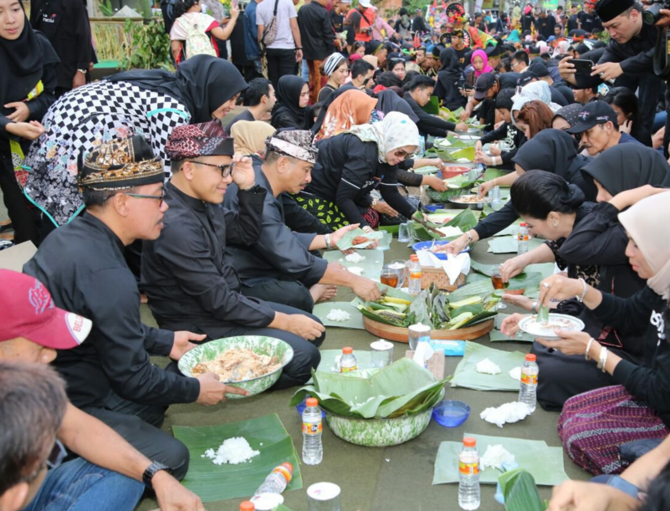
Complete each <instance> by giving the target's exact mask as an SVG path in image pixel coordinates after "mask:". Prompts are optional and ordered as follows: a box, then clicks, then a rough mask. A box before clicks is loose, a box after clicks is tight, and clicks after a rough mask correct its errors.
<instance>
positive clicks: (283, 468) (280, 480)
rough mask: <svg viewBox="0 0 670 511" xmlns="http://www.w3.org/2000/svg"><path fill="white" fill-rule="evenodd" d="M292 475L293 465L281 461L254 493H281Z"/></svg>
mask: <svg viewBox="0 0 670 511" xmlns="http://www.w3.org/2000/svg"><path fill="white" fill-rule="evenodd" d="M319 413H320V412H319ZM292 477H293V465H291V464H290V463H288V462H286V463H282V464H281V465H279V466H278V467H275V468H274V469H273V470H272V472H270V475H268V476H267V477H266V478H265V481H263V484H261V486H260V488H258V490H256V493H254V495H260V494H262V493H281V492H283V491H284V490H285V489H286V487H287V486H288V483H290V482H291V478H292Z"/></svg>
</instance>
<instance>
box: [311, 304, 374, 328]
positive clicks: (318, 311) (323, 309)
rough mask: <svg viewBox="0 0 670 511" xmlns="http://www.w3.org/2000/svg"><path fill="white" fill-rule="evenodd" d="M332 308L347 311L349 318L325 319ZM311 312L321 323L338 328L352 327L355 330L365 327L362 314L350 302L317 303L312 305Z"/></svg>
mask: <svg viewBox="0 0 670 511" xmlns="http://www.w3.org/2000/svg"><path fill="white" fill-rule="evenodd" d="M333 309H340V310H343V311H345V312H348V313H349V315H350V316H351V319H348V320H347V321H330V320H329V319H326V316H327V315H328V313H330V311H332V310H333ZM312 314H314V315H315V316H316V317H317V318H319V319H320V320H321V323H323V324H324V325H326V326H333V327H338V328H353V329H355V330H365V327H364V326H363V316H362V315H361V311H359V310H358V309H357V308H356V307H354V306H353V305H352V304H351V302H323V303H317V304H316V305H315V306H314V310H313V311H312Z"/></svg>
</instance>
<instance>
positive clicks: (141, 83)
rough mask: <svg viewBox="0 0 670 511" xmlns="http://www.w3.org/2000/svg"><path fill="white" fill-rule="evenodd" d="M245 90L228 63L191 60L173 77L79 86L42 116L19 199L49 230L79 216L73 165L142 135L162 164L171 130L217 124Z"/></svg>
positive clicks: (142, 76)
mask: <svg viewBox="0 0 670 511" xmlns="http://www.w3.org/2000/svg"><path fill="white" fill-rule="evenodd" d="M246 88H247V84H246V82H245V81H244V79H243V78H242V75H241V74H240V72H239V71H238V70H237V68H236V67H235V66H234V65H232V64H231V63H230V62H228V61H226V60H223V59H218V58H216V57H210V56H206V55H197V56H195V57H193V58H191V59H189V60H187V61H185V62H183V63H182V64H181V65H180V66H179V69H178V70H177V72H176V73H170V72H167V71H159V70H151V71H128V72H125V73H119V74H116V75H113V76H111V77H109V78H108V79H106V80H102V81H99V82H95V83H90V84H88V85H84V86H83V87H79V88H77V89H75V90H73V91H72V92H70V93H68V94H67V95H65V96H63V97H62V98H60V99H59V100H58V101H57V102H56V103H55V104H54V105H53V106H52V107H51V108H50V109H49V111H48V112H47V114H46V116H45V117H44V121H43V122H44V125H45V126H46V127H47V131H46V133H44V134H43V135H42V136H41V137H40V138H39V139H38V140H37V141H36V142H35V143H34V144H33V145H32V146H31V148H30V153H29V154H28V156H27V158H26V166H28V167H30V168H31V171H30V173H29V175H28V181H27V184H26V189H25V192H26V195H27V196H28V197H29V198H30V200H31V202H33V203H34V204H36V205H37V206H38V207H39V208H40V209H41V210H42V211H43V212H44V213H45V215H46V216H47V218H49V220H51V221H52V222H53V223H54V224H55V225H56V226H60V225H63V224H65V223H67V222H69V221H70V220H71V219H72V218H74V216H76V215H77V214H78V213H79V212H80V211H81V210H82V209H83V202H82V199H81V194H80V192H79V189H78V187H77V185H76V176H77V158H78V157H79V156H80V155H81V154H83V153H85V152H87V151H91V150H92V149H93V147H95V146H97V145H99V144H100V142H102V141H104V140H109V139H111V138H126V137H128V136H129V135H130V134H133V133H138V134H142V135H143V136H144V137H145V138H146V139H147V141H148V142H149V143H150V144H151V148H152V150H153V151H154V153H155V154H156V155H157V156H159V157H160V158H162V159H163V160H164V161H165V165H166V176H167V177H169V174H170V172H169V168H170V167H169V158H168V156H167V154H166V153H165V143H166V142H167V138H168V135H169V134H170V132H171V131H172V129H174V127H176V126H180V125H182V124H194V123H200V122H206V121H210V120H212V119H217V120H221V119H223V118H224V117H225V115H226V114H227V113H228V112H229V111H230V110H231V109H232V108H233V107H234V106H235V100H236V99H237V97H238V96H239V94H240V92H242V91H243V90H245V89H246Z"/></svg>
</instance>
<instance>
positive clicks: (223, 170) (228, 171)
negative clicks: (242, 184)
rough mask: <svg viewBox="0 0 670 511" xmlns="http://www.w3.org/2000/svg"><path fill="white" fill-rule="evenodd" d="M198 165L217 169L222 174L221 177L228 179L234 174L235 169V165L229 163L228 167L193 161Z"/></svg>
mask: <svg viewBox="0 0 670 511" xmlns="http://www.w3.org/2000/svg"><path fill="white" fill-rule="evenodd" d="M191 163H195V164H197V165H206V166H207V167H215V168H217V169H219V171H220V172H221V177H228V176H231V175H232V174H233V169H234V168H235V164H234V163H229V164H227V165H215V164H213V163H205V162H204V161H191Z"/></svg>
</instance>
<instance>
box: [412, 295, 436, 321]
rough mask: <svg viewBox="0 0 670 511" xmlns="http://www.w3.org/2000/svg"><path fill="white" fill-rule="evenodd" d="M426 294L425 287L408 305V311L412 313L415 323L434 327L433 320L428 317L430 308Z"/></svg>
mask: <svg viewBox="0 0 670 511" xmlns="http://www.w3.org/2000/svg"><path fill="white" fill-rule="evenodd" d="M428 296H429V295H428V290H427V289H424V290H423V291H421V292H420V293H419V294H418V295H417V297H416V299H415V300H414V301H413V302H412V304H411V305H410V306H409V312H410V313H412V314H413V315H414V319H415V320H416V323H423V324H424V325H428V326H430V327H431V328H434V325H433V322H432V321H431V318H430V313H431V310H432V308H431V305H430V301H429V299H428Z"/></svg>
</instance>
